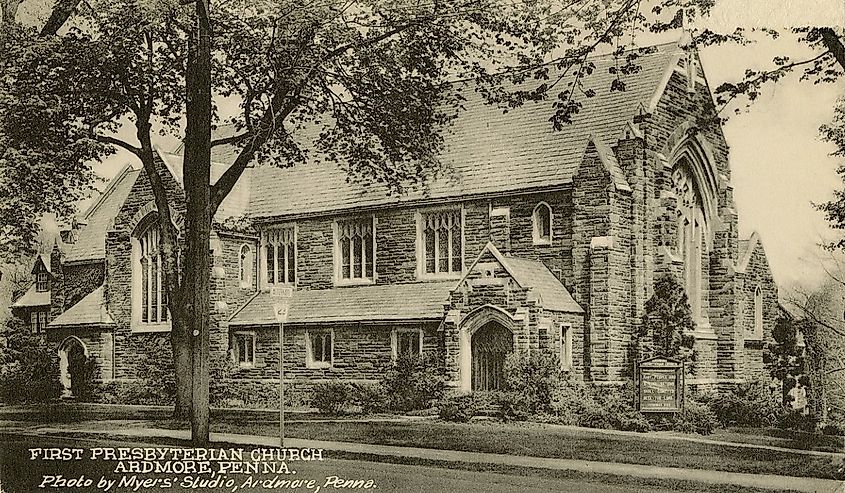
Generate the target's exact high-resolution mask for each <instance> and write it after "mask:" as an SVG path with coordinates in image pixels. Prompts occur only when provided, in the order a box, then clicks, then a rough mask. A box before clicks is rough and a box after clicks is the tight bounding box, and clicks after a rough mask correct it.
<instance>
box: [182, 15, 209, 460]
mask: <svg viewBox="0 0 845 493" xmlns="http://www.w3.org/2000/svg"><path fill="white" fill-rule="evenodd" d="M186 3H189V2H186ZM193 4H194V11H195V14H196V15H195V19H194V21H195V24H194V30H193V32H192V33H191V35H190V36H189V37H188V59H187V61H186V73H185V96H186V117H187V125H186V129H185V157H184V159H183V163H182V171H183V176H184V184H185V190H186V194H185V195H186V206H187V208H188V214H187V220H186V224H185V229H186V234H187V235H205V237H206V238H207V237H208V234H209V233H210V229H211V217H210V213H209V204H210V194H211V191H210V187H209V181H210V174H211V117H212V111H211V107H212V106H211V104H212V101H211V21H210V19H209V11H208V0H195V1H193ZM187 253H188V256H187V258H186V259H185V261H186V262H190V263H192V264H193V265H192V266H188V267H187V269H186V272H190V273H191V275H190V277H194V278H196V279H198V280H203V281H204V282H201V283H200V284H201V285H197V286H195V287H196V289H195V290H194V293H191V294H190V295H189V296H190V301H189V303H188V306H191V305H194V306H206V307H207V306H209V287H210V286H209V277H208V276H209V270H210V261H209V257H210V253H209V246H208V244H206V245H204V246H202V247H201V248H199V249H197V250H196V251H188V252H187ZM202 284H204V285H202ZM209 323H210V321H209V317H208V315H207V314H206V316H205V317H200V319H197V320H191V321H190V328H191V334H190V340H191V354H192V358H191V360H192V363H191V440H192V442H193V443H194V445H196V446H206V445H208V442H209V399H208V385H209V377H208V352H209V348H208V346H209V333H208V332H209Z"/></svg>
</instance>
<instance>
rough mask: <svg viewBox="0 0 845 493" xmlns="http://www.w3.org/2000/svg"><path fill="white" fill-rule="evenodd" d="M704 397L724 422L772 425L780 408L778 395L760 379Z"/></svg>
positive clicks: (728, 424) (730, 423)
mask: <svg viewBox="0 0 845 493" xmlns="http://www.w3.org/2000/svg"><path fill="white" fill-rule="evenodd" d="M704 399H705V402H706V404H707V405H708V406H710V409H712V410H713V412H714V413H716V418H717V419H718V420H719V422H720V423H721V424H722V425H723V426H754V427H767V426H774V425H776V424H777V422H778V416H779V415H780V414H781V412H782V407H781V405H780V396H779V395H775V394H774V393H772V392H771V390H770V389H769V385H768V383H767V382H763V381H757V382H751V383H746V384H741V385H738V386H737V387H736V389H734V391H733V392H726V393H720V394H716V395H711V396H708V397H705V398H704Z"/></svg>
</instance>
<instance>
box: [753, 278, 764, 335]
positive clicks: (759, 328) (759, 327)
mask: <svg viewBox="0 0 845 493" xmlns="http://www.w3.org/2000/svg"><path fill="white" fill-rule="evenodd" d="M754 337H755V338H756V339H762V338H763V290H762V289H760V286H757V287H756V288H755V289H754Z"/></svg>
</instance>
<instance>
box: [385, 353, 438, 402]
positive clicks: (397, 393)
mask: <svg viewBox="0 0 845 493" xmlns="http://www.w3.org/2000/svg"><path fill="white" fill-rule="evenodd" d="M381 386H382V388H383V393H384V395H386V401H385V404H386V408H387V409H389V410H391V411H399V412H407V411H413V410H419V409H426V408H429V407H432V406H433V405H434V403H436V402H437V401H439V400H440V399H441V398H442V397H443V394H444V392H445V391H446V379H445V378H444V377H443V371H442V369H441V368H440V367H439V366H438V365H437V363H436V361H435V360H434V359H433V358H427V357H414V356H401V357H399V359H398V360H397V361H396V364H395V365H394V366H393V368H391V369H390V370H389V371H388V372H387V374H386V375H385V376H384V379H383V380H382V382H381Z"/></svg>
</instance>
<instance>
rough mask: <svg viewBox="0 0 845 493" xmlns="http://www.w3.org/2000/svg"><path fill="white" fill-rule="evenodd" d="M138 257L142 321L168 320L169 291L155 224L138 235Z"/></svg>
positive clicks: (146, 322) (151, 322)
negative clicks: (165, 282)
mask: <svg viewBox="0 0 845 493" xmlns="http://www.w3.org/2000/svg"><path fill="white" fill-rule="evenodd" d="M138 243H139V256H138V259H137V262H138V266H137V269H138V271H139V274H140V276H139V279H137V280H138V281H139V282H140V289H139V291H140V292H139V294H140V297H141V299H140V312H141V313H140V315H141V317H140V321H141V323H144V324H155V323H164V322H167V291H166V289H165V288H164V273H163V270H162V255H161V249H160V245H159V244H160V235H159V229H158V227H157V226H156V225H155V224H153V225H151V226H150V227H148V228H147V229H146V230H145V231H144V232H143V233H142V234H141V235H139V237H138Z"/></svg>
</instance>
